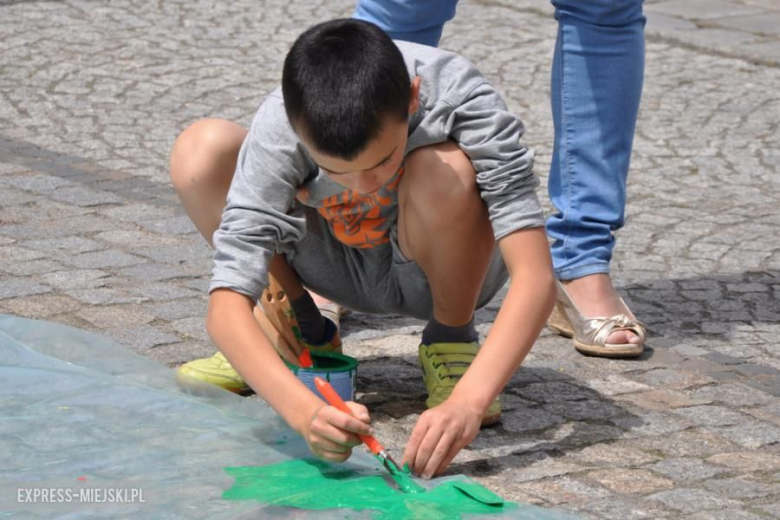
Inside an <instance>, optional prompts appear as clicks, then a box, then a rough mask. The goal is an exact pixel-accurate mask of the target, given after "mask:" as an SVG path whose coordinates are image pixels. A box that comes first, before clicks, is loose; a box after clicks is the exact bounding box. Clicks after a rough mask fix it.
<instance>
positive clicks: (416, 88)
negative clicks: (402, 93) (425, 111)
mask: <svg viewBox="0 0 780 520" xmlns="http://www.w3.org/2000/svg"><path fill="white" fill-rule="evenodd" d="M420 83H422V78H421V77H420V76H415V77H414V79H413V80H412V87H411V89H412V90H411V95H410V96H409V98H410V101H409V115H412V114H414V113H415V112H417V109H418V108H420Z"/></svg>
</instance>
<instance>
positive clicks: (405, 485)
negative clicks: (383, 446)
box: [375, 455, 425, 493]
mask: <svg viewBox="0 0 780 520" xmlns="http://www.w3.org/2000/svg"><path fill="white" fill-rule="evenodd" d="M375 457H376V458H377V459H378V460H379V462H380V464H383V461H382V457H380V456H379V455H375ZM388 469H389V470H390V476H392V477H393V480H395V483H396V484H398V489H400V490H401V491H403V492H404V493H425V488H424V487H422V486H421V485H420V484H418V483H417V482H415V481H414V480H412V477H411V474H412V472H411V471H410V470H409V463H408V462H407V463H406V464H404V467H403V469H398V466H396V465H395V464H393V462H392V461H388Z"/></svg>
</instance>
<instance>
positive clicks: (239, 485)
mask: <svg viewBox="0 0 780 520" xmlns="http://www.w3.org/2000/svg"><path fill="white" fill-rule="evenodd" d="M225 471H226V472H227V473H228V474H229V475H232V476H233V477H235V478H236V481H235V483H234V484H233V487H231V488H230V489H228V490H227V491H225V492H224V493H222V498H225V499H228V500H257V501H258V502H262V503H266V504H272V505H276V506H287V507H297V508H300V509H310V510H324V509H336V508H341V509H352V510H354V511H363V510H372V511H373V512H374V517H375V518H377V519H379V520H395V519H397V518H419V519H425V520H449V519H453V518H460V517H461V515H464V514H482V515H484V514H491V513H502V512H505V511H508V510H510V509H514V508H516V507H517V504H514V503H512V502H504V501H503V500H502V499H501V498H500V497H498V495H495V494H493V493H491V492H490V491H488V490H487V489H484V488H482V487H481V486H479V485H477V484H474V483H471V482H468V481H466V482H463V481H448V482H444V483H442V484H440V485H438V486H436V487H434V488H432V489H429V490H427V491H425V492H423V493H404V492H401V491H399V490H398V489H395V488H394V487H391V486H390V485H388V483H387V481H386V480H385V479H384V478H383V477H381V476H365V475H361V474H360V473H358V472H356V471H353V470H350V469H343V468H339V467H337V466H333V465H330V464H328V463H325V462H322V461H319V460H308V459H294V460H290V461H287V462H281V463H279V464H273V465H270V466H240V467H229V468H225ZM464 484H467V486H465V487H466V489H468V490H469V492H468V493H467V492H464V491H463V490H462V488H463V487H464V486H463V485H464ZM459 486H460V487H459ZM476 488H481V489H484V491H486V492H487V493H489V494H490V495H491V496H492V497H498V499H499V500H500V503H497V501H496V500H495V498H491V499H490V500H491V501H492V502H491V503H486V502H484V501H481V500H480V499H475V498H473V497H474V495H475V494H477V495H479V493H477V492H476V491H475V489H476ZM484 496H487V495H484Z"/></svg>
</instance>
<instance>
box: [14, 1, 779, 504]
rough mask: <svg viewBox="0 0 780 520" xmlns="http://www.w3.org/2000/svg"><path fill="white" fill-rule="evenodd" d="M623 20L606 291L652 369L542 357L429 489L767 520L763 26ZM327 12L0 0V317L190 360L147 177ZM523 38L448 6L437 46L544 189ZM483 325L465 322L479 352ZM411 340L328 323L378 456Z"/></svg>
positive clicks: (531, 74)
mask: <svg viewBox="0 0 780 520" xmlns="http://www.w3.org/2000/svg"><path fill="white" fill-rule="evenodd" d="M291 3H292V4H293V5H290V4H291ZM502 4H505V5H502ZM646 9H647V12H648V13H649V14H650V23H649V25H648V36H649V41H648V46H647V75H646V81H645V93H644V97H643V102H642V110H641V114H640V120H639V126H638V130H637V137H636V144H635V154H634V160H633V163H632V178H631V182H630V187H629V192H630V199H629V206H628V223H627V226H626V228H625V229H624V230H623V231H621V232H620V234H619V237H620V239H619V243H618V250H617V254H616V255H617V256H616V258H615V261H614V269H615V277H616V280H617V282H618V284H619V286H620V289H621V291H622V293H623V294H624V295H625V297H626V300H627V301H628V303H629V304H630V305H631V307H632V308H633V310H634V311H635V312H636V314H637V315H638V316H640V318H641V319H643V320H644V321H645V322H646V323H647V324H648V326H649V328H650V331H651V340H650V341H649V344H650V346H651V348H650V349H648V352H647V353H646V355H644V356H643V357H642V358H641V359H640V360H637V361H618V360H603V359H596V358H588V357H583V356H581V355H579V354H577V353H576V352H575V351H574V349H573V348H572V346H571V344H570V342H569V340H566V339H563V338H560V337H557V336H554V335H551V334H550V333H547V332H545V333H544V334H543V335H542V337H541V338H540V340H539V342H538V344H537V345H536V347H535V348H534V350H533V351H532V353H531V354H530V356H529V358H528V360H527V362H526V363H525V365H524V366H523V368H522V369H521V370H519V371H518V373H517V374H516V375H515V377H514V378H513V379H512V381H511V383H510V384H509V386H508V387H507V389H506V391H505V394H504V405H505V406H504V407H505V412H504V415H503V420H502V422H501V424H499V425H497V426H496V427H492V428H489V429H485V430H484V431H483V432H482V433H481V434H480V436H479V437H478V438H477V439H476V440H475V442H474V443H473V444H472V445H471V447H470V448H469V449H468V450H465V451H464V452H463V453H462V454H461V455H460V456H459V457H458V459H456V463H455V464H454V466H453V467H452V471H455V472H463V473H465V474H467V475H470V476H472V477H474V478H475V479H476V480H478V481H480V482H482V483H484V484H486V485H488V486H489V487H491V488H492V489H494V490H496V491H497V492H499V493H501V494H503V495H504V496H505V497H507V498H509V499H513V500H519V501H523V502H530V503H534V504H541V505H544V506H550V507H555V508H558V509H561V510H565V511H570V512H574V513H577V514H580V515H582V516H583V517H590V518H621V519H622V518H682V517H685V518H691V519H704V518H728V519H752V518H778V517H780V399H779V397H780V355H779V354H778V349H777V345H778V340H780V304H779V303H778V298H779V297H780V239H778V235H780V210H778V206H779V205H780V180H778V179H779V178H778V173H779V172H778V163H779V162H780V142H779V141H780V138H778V123H779V122H780V96H778V94H777V86H778V85H780V69H778V68H777V66H776V65H777V62H778V57H780V51H778V28H779V27H780V24H779V23H778V18H779V17H780V14H778V13H779V11H778V6H777V3H776V2H775V1H774V0H743V1H741V2H737V1H736V0H734V1H733V2H727V1H721V0H712V1H709V0H708V1H706V2H705V1H704V0H686V1H682V0H680V1H663V2H661V1H654V2H650V1H649V2H647V5H646ZM350 12H351V2H332V1H331V2H322V1H320V2H288V1H282V0H269V1H265V2H262V3H257V2H250V1H248V0H238V1H235V2H211V1H209V2H203V1H187V2H185V1H175V0H171V1H165V2H145V1H129V0H117V1H114V2H110V3H109V2H103V3H96V2H86V1H78V0H68V1H65V2H34V1H14V0H12V1H8V0H0V260H2V262H1V263H0V312H5V313H11V314H15V315H19V316H25V317H34V318H42V319H47V320H53V321H56V322H60V323H65V324H70V325H73V326H76V327H80V328H83V329H87V330H92V331H97V332H101V333H103V334H106V335H108V336H110V337H112V338H114V339H116V340H117V341H119V342H120V343H122V344H124V345H127V346H128V347H130V348H132V349H134V350H135V351H137V352H139V353H141V354H143V355H144V356H148V357H150V358H152V359H155V360H158V361H160V362H161V363H165V364H168V365H169V366H176V365H178V364H180V363H182V362H185V361H187V360H190V359H193V358H197V357H202V356H205V355H209V354H211V353H212V352H213V349H214V347H213V346H212V344H211V343H210V342H209V339H208V337H207V334H206V332H205V329H204V316H205V309H206V296H205V290H206V286H207V281H208V277H209V270H210V252H209V250H208V248H207V247H206V245H205V243H204V241H203V240H202V239H201V238H200V236H199V235H197V234H196V232H195V230H194V228H193V226H192V225H191V224H190V223H189V221H188V220H187V218H186V216H184V214H183V212H182V211H181V210H180V209H179V208H178V206H177V203H176V198H175V195H174V193H173V191H172V189H171V187H170V186H169V183H168V180H167V172H166V167H167V154H168V152H169V150H170V148H171V145H172V143H173V140H174V138H175V136H176V135H177V133H178V132H180V131H181V130H182V129H184V128H185V126H186V125H187V124H189V123H191V122H193V121H195V120H196V119H199V118H202V117H205V116H217V117H223V118H228V119H232V120H236V121H238V122H241V123H243V124H247V123H248V121H249V119H250V117H251V115H252V114H253V113H254V111H255V109H256V107H257V106H258V104H259V102H260V100H261V99H262V97H263V95H264V93H266V92H268V91H269V90H270V89H271V88H272V87H274V86H275V84H276V83H277V82H278V80H279V77H280V65H281V60H282V59H283V56H284V54H285V51H286V49H287V47H288V45H289V44H290V43H291V41H292V39H293V38H294V37H295V36H296V35H297V33H298V32H299V31H300V30H301V29H302V28H303V27H305V26H308V25H310V24H311V23H313V22H314V21H317V20H322V19H326V18H331V17H335V16H341V15H348V14H349V13H350ZM548 13H549V8H548V7H547V4H546V3H544V2H542V1H541V0H517V1H515V0H511V1H510V0H502V1H501V2H498V1H492V0H490V1H489V0H485V1H482V2H479V1H471V2H469V1H467V0H464V1H463V3H462V4H461V6H460V7H459V15H458V17H457V18H456V20H455V21H454V22H452V23H451V24H450V25H448V26H447V28H446V31H445V36H444V39H443V42H442V45H443V46H444V47H446V48H449V49H452V50H455V51H459V52H461V53H463V54H465V55H466V56H467V57H469V58H470V59H472V60H473V61H474V62H476V63H477V64H479V66H480V67H481V69H482V70H483V71H484V72H485V73H486V75H487V76H488V77H489V78H490V79H491V81H492V82H493V83H494V84H495V85H496V86H497V87H498V88H499V90H501V91H502V92H503V93H504V94H505V95H506V97H507V99H508V102H509V104H510V106H511V107H512V108H513V109H514V110H515V111H517V113H519V114H520V115H521V117H522V118H523V119H524V121H525V122H526V125H527V128H528V133H527V142H528V143H530V144H531V145H532V146H533V147H535V148H536V149H537V151H538V158H539V160H538V168H537V171H538V173H539V174H540V175H542V176H543V177H546V169H547V167H548V165H549V156H550V150H551V137H552V126H551V121H550V109H549V100H548V96H549V86H548V84H549V79H548V78H549V68H550V58H551V51H552V47H553V39H554V35H555V28H556V26H555V22H554V20H553V19H552V18H551V17H550V16H549V14H548ZM545 198H546V197H545ZM498 305H499V301H495V302H494V303H493V304H492V305H490V306H489V307H488V308H487V309H484V310H482V311H480V312H479V314H478V319H479V323H480V327H481V331H482V332H486V331H487V330H488V328H489V324H490V323H491V320H492V319H493V317H494V315H495V312H496V309H497V307H498ZM421 325H422V324H421V323H420V322H418V321H415V320H411V319H405V318H401V317H398V316H382V317H371V316H366V315H361V314H353V315H352V316H350V317H348V318H346V319H345V320H344V322H343V332H344V336H345V345H346V350H347V351H348V353H350V354H353V355H356V356H357V357H359V358H360V359H361V368H360V374H359V386H360V390H361V394H360V395H361V400H362V401H363V402H364V403H366V404H367V405H368V406H369V407H370V408H371V410H372V411H373V414H374V417H375V420H376V422H377V423H378V435H379V436H380V438H383V439H386V440H387V444H388V445H389V447H390V448H391V450H400V449H401V448H402V446H403V443H404V441H405V439H406V437H407V435H408V433H409V432H410V430H411V428H412V426H413V424H414V422H415V420H416V418H417V417H418V414H419V413H420V412H421V411H422V410H423V397H424V388H423V385H422V382H421V379H420V374H419V369H418V368H417V366H416V361H415V351H416V343H417V339H418V336H419V333H420V331H421ZM396 453H398V452H396Z"/></svg>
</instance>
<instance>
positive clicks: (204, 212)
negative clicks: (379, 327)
mask: <svg viewBox="0 0 780 520" xmlns="http://www.w3.org/2000/svg"><path fill="white" fill-rule="evenodd" d="M247 133H248V130H247V129H246V128H243V127H242V126H239V125H237V124H235V123H232V122H230V121H226V120H223V119H203V120H200V121H197V122H196V123H193V124H192V125H191V126H189V127H188V128H187V129H186V130H184V132H182V133H181V134H180V135H179V137H178V138H177V139H176V142H175V144H174V145H173V151H172V153H171V160H170V171H171V181H172V182H173V187H174V189H175V190H176V193H177V194H178V196H179V199H180V200H181V202H182V205H183V206H184V210H185V211H186V212H187V215H188V216H189V217H190V220H192V222H193V224H195V227H196V228H197V229H198V231H199V232H200V234H201V235H203V238H205V239H206V242H208V244H209V245H210V246H212V247H213V245H214V244H213V242H212V237H213V235H214V232H215V231H216V230H217V229H218V228H219V225H220V222H221V221H222V211H223V209H224V208H225V202H226V200H227V193H228V189H229V188H230V182H231V180H232V179H233V173H234V171H235V168H236V161H237V160H238V151H239V150H240V148H241V144H242V143H243V142H244V139H245V138H246V135H247ZM269 269H270V271H271V272H272V273H273V275H274V276H275V277H276V279H277V280H279V283H280V284H281V285H282V287H283V288H284V290H285V292H286V293H287V295H288V297H289V298H290V299H291V300H295V299H297V298H299V297H300V296H302V295H303V294H304V290H305V289H304V288H303V286H302V285H301V283H300V281H299V280H298V277H297V275H296V274H295V271H293V270H292V268H291V267H290V266H289V264H288V263H287V262H286V260H285V259H284V257H282V256H279V255H276V256H274V257H273V259H272V260H271V264H270V266H269ZM312 296H313V297H315V298H316V301H317V303H318V304H320V303H322V304H326V303H328V302H329V301H328V300H326V299H325V298H322V297H321V296H318V295H314V294H312Z"/></svg>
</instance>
